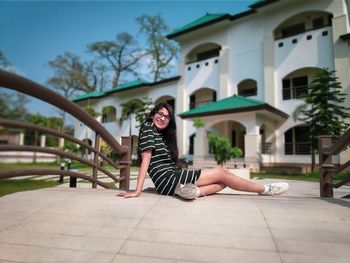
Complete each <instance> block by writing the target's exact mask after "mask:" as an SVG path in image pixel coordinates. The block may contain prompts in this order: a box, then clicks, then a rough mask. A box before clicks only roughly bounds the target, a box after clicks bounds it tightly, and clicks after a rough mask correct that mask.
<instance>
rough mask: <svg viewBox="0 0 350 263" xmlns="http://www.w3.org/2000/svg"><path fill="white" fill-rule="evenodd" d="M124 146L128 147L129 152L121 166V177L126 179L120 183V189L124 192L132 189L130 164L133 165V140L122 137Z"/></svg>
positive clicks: (122, 160)
mask: <svg viewBox="0 0 350 263" xmlns="http://www.w3.org/2000/svg"><path fill="white" fill-rule="evenodd" d="M122 146H124V147H125V146H126V148H127V149H128V151H127V152H126V153H124V154H123V157H122V159H121V160H120V164H121V165H122V166H123V167H122V168H121V169H120V176H121V177H124V180H122V181H121V182H120V188H121V189H124V190H129V187H130V164H131V159H130V157H131V138H130V137H122Z"/></svg>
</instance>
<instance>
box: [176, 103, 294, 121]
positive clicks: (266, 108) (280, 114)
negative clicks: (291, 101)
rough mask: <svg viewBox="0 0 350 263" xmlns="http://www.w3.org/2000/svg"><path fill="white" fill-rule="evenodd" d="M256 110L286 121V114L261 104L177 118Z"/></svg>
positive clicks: (183, 117) (184, 117)
mask: <svg viewBox="0 0 350 263" xmlns="http://www.w3.org/2000/svg"><path fill="white" fill-rule="evenodd" d="M256 110H268V111H270V112H273V113H275V114H277V115H279V116H280V117H282V118H284V119H287V118H288V117H289V115H288V114H286V113H284V112H282V111H280V110H278V109H276V108H274V107H272V106H270V105H269V104H267V103H265V104H262V105H258V106H251V107H244V108H237V109H228V110H219V111H211V112H203V113H193V114H186V115H185V116H182V115H181V114H178V116H179V117H180V118H182V119H190V118H198V117H208V116H215V115H223V114H230V113H241V112H248V111H256Z"/></svg>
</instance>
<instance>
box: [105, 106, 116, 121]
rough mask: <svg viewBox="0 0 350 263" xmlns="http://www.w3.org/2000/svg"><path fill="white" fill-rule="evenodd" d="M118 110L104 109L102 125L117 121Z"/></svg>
mask: <svg viewBox="0 0 350 263" xmlns="http://www.w3.org/2000/svg"><path fill="white" fill-rule="evenodd" d="M116 115H117V110H116V109H115V108H114V107H113V106H108V107H104V108H103V109H102V123H107V122H114V121H115V120H116Z"/></svg>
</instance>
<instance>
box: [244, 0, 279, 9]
mask: <svg viewBox="0 0 350 263" xmlns="http://www.w3.org/2000/svg"><path fill="white" fill-rule="evenodd" d="M279 1H280V0H265V1H261V2H258V3H255V4H252V5H250V6H249V7H250V8H252V9H258V8H260V7H264V6H267V5H270V4H273V3H275V2H279Z"/></svg>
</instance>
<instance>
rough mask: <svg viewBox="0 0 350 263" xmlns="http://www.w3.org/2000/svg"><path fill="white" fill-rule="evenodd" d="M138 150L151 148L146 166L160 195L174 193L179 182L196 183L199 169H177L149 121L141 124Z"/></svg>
mask: <svg viewBox="0 0 350 263" xmlns="http://www.w3.org/2000/svg"><path fill="white" fill-rule="evenodd" d="M138 147H139V150H140V152H143V151H144V150H146V149H152V157H151V161H150V164H149V167H148V174H149V176H150V177H151V179H152V181H153V183H154V185H155V187H156V190H157V192H158V193H160V194H162V195H174V190H175V187H176V185H177V184H178V183H179V182H180V183H182V184H184V183H196V181H197V180H198V178H199V176H200V173H201V170H187V169H179V168H178V167H177V166H176V165H175V163H174V162H173V161H172V159H171V155H170V152H169V150H168V148H167V146H166V144H165V141H164V138H163V135H162V134H161V133H160V132H158V130H157V128H156V127H155V126H154V124H153V123H151V122H146V123H144V124H143V125H142V127H141V129H140V134H139V146H138Z"/></svg>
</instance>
